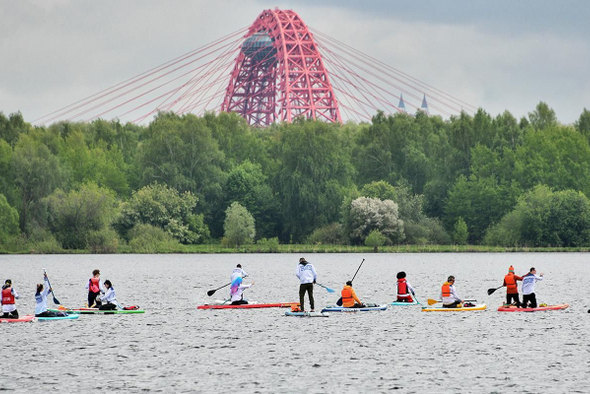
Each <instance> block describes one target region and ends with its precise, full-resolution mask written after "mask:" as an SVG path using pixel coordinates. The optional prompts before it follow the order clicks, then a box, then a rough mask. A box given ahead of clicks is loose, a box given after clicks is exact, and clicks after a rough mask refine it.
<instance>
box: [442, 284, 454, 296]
mask: <svg viewBox="0 0 590 394" xmlns="http://www.w3.org/2000/svg"><path fill="white" fill-rule="evenodd" d="M451 294H452V293H451V284H450V283H449V282H445V283H443V285H442V296H443V297H450V296H451Z"/></svg>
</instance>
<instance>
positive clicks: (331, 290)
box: [316, 283, 334, 293]
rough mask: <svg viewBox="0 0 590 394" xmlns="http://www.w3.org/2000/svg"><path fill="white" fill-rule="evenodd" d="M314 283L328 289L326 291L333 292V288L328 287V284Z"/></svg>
mask: <svg viewBox="0 0 590 394" xmlns="http://www.w3.org/2000/svg"><path fill="white" fill-rule="evenodd" d="M316 285H318V286H319V287H323V288H324V289H326V290H327V291H328V293H334V290H333V289H330V288H329V287H328V286H324V285H323V284H321V283H316Z"/></svg>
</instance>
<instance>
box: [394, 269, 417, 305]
mask: <svg viewBox="0 0 590 394" xmlns="http://www.w3.org/2000/svg"><path fill="white" fill-rule="evenodd" d="M410 293H411V294H410ZM414 294H415V292H414V288H413V287H412V286H411V285H410V282H408V281H407V280H406V273H405V272H404V271H402V272H398V273H397V302H414V299H413V298H412V296H413V295H414Z"/></svg>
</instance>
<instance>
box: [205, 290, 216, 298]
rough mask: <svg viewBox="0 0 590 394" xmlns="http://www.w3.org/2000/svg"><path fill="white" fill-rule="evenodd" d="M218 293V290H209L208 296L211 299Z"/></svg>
mask: <svg viewBox="0 0 590 394" xmlns="http://www.w3.org/2000/svg"><path fill="white" fill-rule="evenodd" d="M216 291H217V290H209V291H208V292H207V295H208V296H209V297H211V296H212V295H213V294H215V292H216Z"/></svg>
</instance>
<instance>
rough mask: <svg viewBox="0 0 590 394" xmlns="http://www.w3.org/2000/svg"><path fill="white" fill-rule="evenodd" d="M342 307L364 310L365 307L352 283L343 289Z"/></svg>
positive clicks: (348, 283)
mask: <svg viewBox="0 0 590 394" xmlns="http://www.w3.org/2000/svg"><path fill="white" fill-rule="evenodd" d="M341 295H342V306H343V307H344V308H363V307H364V305H363V303H362V302H361V300H359V298H358V297H357V295H356V293H355V292H354V289H353V288H352V282H351V281H348V282H346V285H345V286H344V288H343V289H342V293H341Z"/></svg>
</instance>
